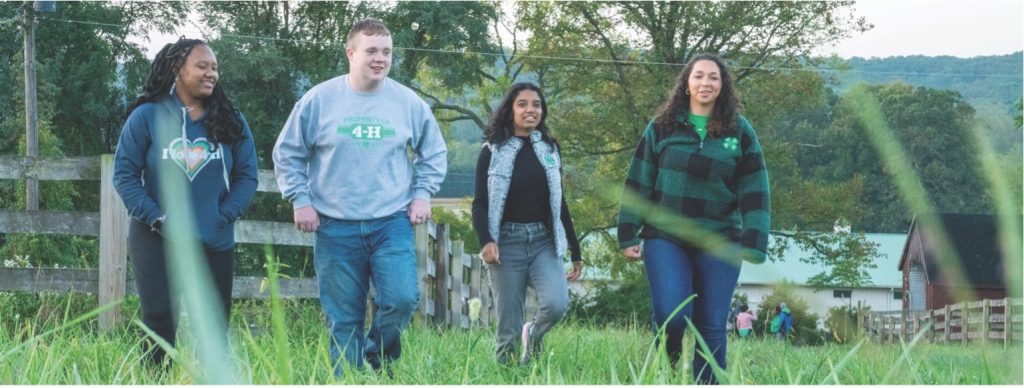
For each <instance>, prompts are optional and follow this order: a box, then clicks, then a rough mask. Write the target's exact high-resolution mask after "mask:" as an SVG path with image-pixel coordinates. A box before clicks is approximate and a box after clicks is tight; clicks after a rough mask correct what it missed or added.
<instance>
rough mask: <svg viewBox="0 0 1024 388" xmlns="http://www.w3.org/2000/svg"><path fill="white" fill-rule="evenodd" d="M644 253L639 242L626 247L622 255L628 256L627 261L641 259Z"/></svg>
mask: <svg viewBox="0 0 1024 388" xmlns="http://www.w3.org/2000/svg"><path fill="white" fill-rule="evenodd" d="M642 253H643V252H642V251H641V250H640V245H639V244H638V245H634V246H631V247H626V249H623V250H622V255H623V256H626V261H637V260H640V255H641V254H642Z"/></svg>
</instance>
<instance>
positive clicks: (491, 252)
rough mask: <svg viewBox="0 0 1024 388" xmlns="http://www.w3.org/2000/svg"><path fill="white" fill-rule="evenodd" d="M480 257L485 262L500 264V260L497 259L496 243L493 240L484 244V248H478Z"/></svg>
mask: <svg viewBox="0 0 1024 388" xmlns="http://www.w3.org/2000/svg"><path fill="white" fill-rule="evenodd" d="M480 259H481V260H483V261H484V263H487V264H499V265H500V264H501V260H499V259H498V244H495V243H494V242H493V241H492V242H489V243H487V244H484V249H482V250H480Z"/></svg>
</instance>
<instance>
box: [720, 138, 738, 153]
mask: <svg viewBox="0 0 1024 388" xmlns="http://www.w3.org/2000/svg"><path fill="white" fill-rule="evenodd" d="M739 144H740V141H739V140H737V139H736V138H735V137H727V138H725V140H724V141H723V142H722V146H723V147H725V149H727V150H729V151H736V148H739Z"/></svg>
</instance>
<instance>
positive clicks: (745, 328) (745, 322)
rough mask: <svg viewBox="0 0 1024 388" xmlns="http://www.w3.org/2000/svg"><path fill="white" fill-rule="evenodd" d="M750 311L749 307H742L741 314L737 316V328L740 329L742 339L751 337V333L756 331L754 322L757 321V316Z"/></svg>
mask: <svg viewBox="0 0 1024 388" xmlns="http://www.w3.org/2000/svg"><path fill="white" fill-rule="evenodd" d="M748 310H750V307H749V306H747V305H742V306H740V313H739V314H736V328H737V329H739V331H740V337H741V338H746V337H748V336H750V333H751V332H753V331H754V321H756V320H757V316H755V315H754V314H752V313H751V312H750V311H748Z"/></svg>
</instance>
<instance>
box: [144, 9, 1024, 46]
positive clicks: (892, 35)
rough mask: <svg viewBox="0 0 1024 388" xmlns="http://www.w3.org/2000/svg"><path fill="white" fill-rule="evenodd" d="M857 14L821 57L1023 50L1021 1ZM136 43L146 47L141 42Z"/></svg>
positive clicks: (160, 39)
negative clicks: (859, 25)
mask: <svg viewBox="0 0 1024 388" xmlns="http://www.w3.org/2000/svg"><path fill="white" fill-rule="evenodd" d="M854 15H857V16H863V17H865V18H866V19H867V21H868V23H871V24H874V25H875V27H874V28H873V29H871V30H869V31H867V32H865V33H863V34H861V33H855V34H854V35H853V36H851V37H850V38H847V39H845V40H843V41H841V42H840V43H839V44H837V45H835V46H831V47H820V48H819V49H818V51H817V53H818V54H821V55H829V54H832V53H835V54H837V55H839V56H840V57H843V58H850V57H854V56H859V57H864V58H871V57H891V56H901V55H903V56H906V55H928V56H938V55H950V56H955V57H963V58H967V57H974V56H979V55H1001V54H1009V53H1013V52H1016V51H1021V50H1024V2H1022V1H1019V0H1017V1H923V0H916V1H879V0H872V1H858V2H857V3H856V5H854ZM182 34H184V35H187V36H189V37H198V35H199V33H198V31H197V29H196V28H195V27H194V26H185V27H182V28H180V29H179V31H178V33H176V34H169V35H158V36H153V37H151V41H150V43H148V44H145V46H146V47H147V51H148V52H147V56H148V57H149V58H150V59H152V58H153V57H154V56H156V53H157V51H159V50H160V48H161V47H163V45H164V44H166V43H171V42H173V41H174V40H176V39H177V37H178V36H179V35H182ZM133 41H135V42H139V43H143V41H142V40H141V38H137V37H136V38H134V39H133Z"/></svg>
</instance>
